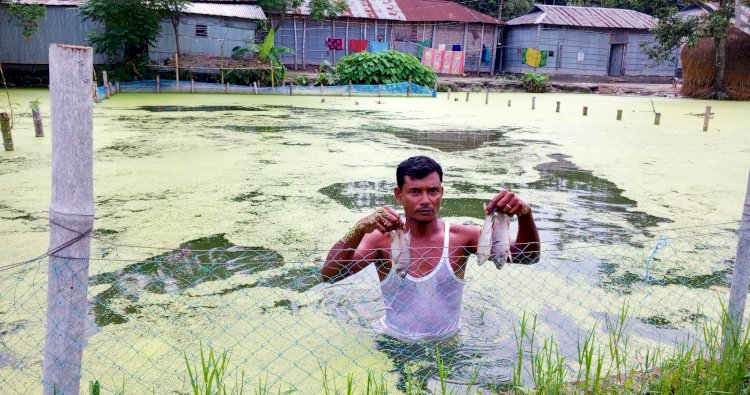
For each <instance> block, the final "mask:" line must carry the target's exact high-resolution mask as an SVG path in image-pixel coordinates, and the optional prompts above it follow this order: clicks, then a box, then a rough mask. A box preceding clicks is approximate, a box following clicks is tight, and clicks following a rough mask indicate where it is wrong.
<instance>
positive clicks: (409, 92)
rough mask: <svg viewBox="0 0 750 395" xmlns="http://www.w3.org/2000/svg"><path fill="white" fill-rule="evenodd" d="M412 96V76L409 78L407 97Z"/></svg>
mask: <svg viewBox="0 0 750 395" xmlns="http://www.w3.org/2000/svg"><path fill="white" fill-rule="evenodd" d="M409 96H411V76H409V85H407V86H406V97H409Z"/></svg>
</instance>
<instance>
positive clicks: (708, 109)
mask: <svg viewBox="0 0 750 395" xmlns="http://www.w3.org/2000/svg"><path fill="white" fill-rule="evenodd" d="M709 119H711V106H706V115H705V116H704V117H703V131H704V132H707V131H708V120H709Z"/></svg>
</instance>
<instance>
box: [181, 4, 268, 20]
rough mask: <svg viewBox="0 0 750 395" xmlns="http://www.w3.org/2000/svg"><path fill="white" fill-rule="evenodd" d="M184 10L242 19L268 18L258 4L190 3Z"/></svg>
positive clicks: (190, 12)
mask: <svg viewBox="0 0 750 395" xmlns="http://www.w3.org/2000/svg"><path fill="white" fill-rule="evenodd" d="M184 12H185V13H186V14H196V15H213V16H225V17H232V18H241V19H266V14H265V13H263V9H262V8H260V6H258V5H257V4H228V3H190V4H188V5H187V6H186V7H185V11H184Z"/></svg>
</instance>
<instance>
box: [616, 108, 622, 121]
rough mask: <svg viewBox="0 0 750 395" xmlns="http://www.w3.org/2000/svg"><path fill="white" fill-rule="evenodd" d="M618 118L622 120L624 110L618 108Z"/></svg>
mask: <svg viewBox="0 0 750 395" xmlns="http://www.w3.org/2000/svg"><path fill="white" fill-rule="evenodd" d="M617 120H618V121H622V110H617Z"/></svg>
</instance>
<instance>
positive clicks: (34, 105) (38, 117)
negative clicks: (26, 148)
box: [30, 100, 44, 137]
mask: <svg viewBox="0 0 750 395" xmlns="http://www.w3.org/2000/svg"><path fill="white" fill-rule="evenodd" d="M30 104H31V117H32V118H33V119H34V136H36V137H44V127H43V126H42V111H41V110H40V109H39V101H38V100H34V101H32V102H31V103H30Z"/></svg>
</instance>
